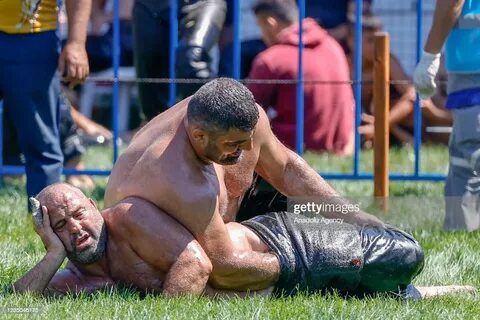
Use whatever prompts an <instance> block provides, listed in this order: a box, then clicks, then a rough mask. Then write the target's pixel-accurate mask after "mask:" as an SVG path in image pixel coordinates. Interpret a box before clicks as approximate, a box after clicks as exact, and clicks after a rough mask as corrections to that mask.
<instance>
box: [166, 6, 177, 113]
mask: <svg viewBox="0 0 480 320" xmlns="http://www.w3.org/2000/svg"><path fill="white" fill-rule="evenodd" d="M177 14H178V1H177V0H170V48H169V50H170V60H169V61H168V76H169V78H170V80H174V79H175V78H176V77H177V73H176V71H175V65H176V64H177V56H176V54H177V47H178V15H177ZM176 102H177V83H176V82H175V81H171V82H170V83H169V84H168V106H169V107H171V106H174V105H175V103H176Z"/></svg>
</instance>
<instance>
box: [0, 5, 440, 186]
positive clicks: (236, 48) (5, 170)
mask: <svg viewBox="0 0 480 320" xmlns="http://www.w3.org/2000/svg"><path fill="white" fill-rule="evenodd" d="M170 1H171V8H170V23H171V25H170V44H171V45H170V49H169V50H170V65H169V76H170V78H171V79H175V78H176V75H175V64H176V56H175V52H176V48H177V47H178V19H177V9H178V0H170ZM240 1H241V0H234V13H233V61H232V63H233V66H234V71H233V77H234V78H235V79H239V78H240V65H241V60H240V50H241V42H240V27H241V26H240ZM355 1H356V14H355V15H356V22H355V29H356V31H355V57H354V96H355V106H356V109H355V127H356V128H358V127H359V125H360V118H361V98H362V91H361V86H362V83H361V79H362V58H361V52H362V27H361V26H362V12H363V1H362V0H355ZM423 1H424V0H416V10H417V19H416V20H417V21H416V31H417V32H416V61H417V62H418V61H419V59H420V55H421V52H422V25H423V18H422V17H423ZM298 5H299V18H300V21H302V20H303V18H304V17H305V0H299V1H298ZM113 13H114V23H113V43H114V47H113V56H112V67H113V74H114V79H113V82H112V83H113V88H112V127H113V135H114V139H113V155H112V158H113V161H112V162H113V163H115V161H116V159H117V158H118V141H119V139H118V136H119V132H118V117H117V115H118V103H119V81H121V80H120V79H119V78H118V69H119V64H120V46H119V44H120V25H119V18H118V14H119V0H114V12H113ZM299 36H300V43H301V44H300V45H299V54H298V70H300V72H299V73H298V77H297V83H296V85H297V91H296V92H297V101H296V103H297V106H296V107H297V109H296V111H297V112H296V121H297V131H296V134H297V136H296V149H297V152H298V153H299V154H303V138H304V137H303V119H304V100H303V86H304V78H303V60H302V52H303V43H302V37H303V30H302V28H300V34H299ZM175 97H176V82H175V81H172V82H170V84H169V105H170V106H172V105H174V103H175ZM2 115H3V106H2V103H1V101H0V175H8V174H24V173H25V170H24V168H23V167H18V166H3V159H2V149H3V123H2V119H3V117H2ZM421 116H422V115H421V110H420V105H419V99H418V96H417V101H416V104H415V127H414V137H415V140H414V141H415V143H414V150H415V161H414V167H413V168H412V169H413V170H412V171H413V173H412V174H399V173H391V174H390V179H391V180H401V181H443V180H444V179H445V175H443V174H426V173H421V170H420V156H421V134H422V132H421V129H422V127H421V123H422V119H421ZM360 155H361V146H360V136H359V134H358V131H357V130H356V132H355V153H354V157H353V166H352V173H347V174H345V173H331V172H321V174H322V176H323V177H324V178H326V179H337V180H346V179H348V180H370V179H372V178H373V175H372V174H371V173H362V172H360ZM64 174H66V175H72V174H87V175H97V176H108V175H109V174H110V171H109V170H97V169H88V170H80V171H79V170H73V169H64Z"/></svg>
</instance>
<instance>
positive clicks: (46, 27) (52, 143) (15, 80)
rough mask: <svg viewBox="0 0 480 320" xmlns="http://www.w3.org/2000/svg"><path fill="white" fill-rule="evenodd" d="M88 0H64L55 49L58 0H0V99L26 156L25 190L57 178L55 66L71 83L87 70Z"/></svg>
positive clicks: (37, 188) (33, 190)
mask: <svg viewBox="0 0 480 320" xmlns="http://www.w3.org/2000/svg"><path fill="white" fill-rule="evenodd" d="M90 6H91V0H66V9H67V14H68V26H69V32H68V40H67V43H66V45H65V47H64V48H63V50H62V51H61V54H60V55H59V41H58V38H57V35H56V28H57V11H58V7H57V1H56V0H37V1H25V0H24V1H0V48H2V49H1V50H0V99H2V100H3V102H4V107H5V108H6V110H7V111H8V113H9V115H10V116H11V120H12V123H13V125H14V127H15V129H16V131H17V135H18V141H19V145H20V148H21V149H22V151H23V154H24V156H25V161H26V164H25V167H26V174H27V194H28V196H33V195H35V194H37V193H38V192H39V191H40V190H41V189H43V188H44V187H45V186H47V185H49V184H52V183H54V182H57V181H59V180H60V174H61V172H62V162H63V156H62V151H61V148H60V139H59V129H58V119H59V96H60V95H59V90H60V88H59V87H60V82H59V76H58V73H57V67H58V70H59V73H60V75H61V76H62V77H63V79H64V80H65V81H67V82H69V83H70V84H71V85H75V84H76V83H79V82H81V81H83V80H84V79H85V78H86V77H87V75H88V72H89V70H88V60H87V54H86V52H85V39H86V29H87V24H88V18H89V15H90Z"/></svg>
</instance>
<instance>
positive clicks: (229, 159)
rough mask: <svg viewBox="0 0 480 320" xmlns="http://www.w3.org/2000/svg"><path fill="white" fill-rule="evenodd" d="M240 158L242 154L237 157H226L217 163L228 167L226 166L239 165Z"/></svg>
mask: <svg viewBox="0 0 480 320" xmlns="http://www.w3.org/2000/svg"><path fill="white" fill-rule="evenodd" d="M241 158H242V153H241V154H240V155H238V156H227V157H225V158H224V159H222V160H219V161H218V163H219V164H222V165H226V166H228V165H232V164H237V163H239V162H240V159H241Z"/></svg>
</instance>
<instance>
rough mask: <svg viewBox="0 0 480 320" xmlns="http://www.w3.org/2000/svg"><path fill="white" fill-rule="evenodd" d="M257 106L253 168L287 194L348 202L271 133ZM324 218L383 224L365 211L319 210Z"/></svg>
mask: <svg viewBox="0 0 480 320" xmlns="http://www.w3.org/2000/svg"><path fill="white" fill-rule="evenodd" d="M259 109H260V119H259V123H258V125H257V130H256V132H255V137H254V143H259V144H260V157H259V160H258V163H257V167H256V168H255V171H256V172H257V173H258V174H259V175H260V176H262V177H263V178H264V179H266V180H267V181H268V182H269V183H271V184H272V185H273V186H274V187H275V188H276V189H277V190H278V191H280V192H281V193H283V194H285V195H286V196H289V197H309V198H313V199H317V200H318V199H319V198H321V199H322V200H324V201H327V202H329V203H332V204H347V203H348V202H347V201H346V200H345V199H343V198H342V197H341V196H340V195H339V194H338V193H337V192H336V191H335V190H334V189H333V188H332V187H331V186H330V185H329V184H328V183H327V182H326V181H325V180H324V179H323V178H322V177H321V176H320V175H319V174H318V173H317V172H315V170H313V169H312V168H311V167H310V166H309V165H308V164H307V163H306V162H305V160H303V159H302V158H301V157H300V156H299V155H297V154H296V153H295V152H293V151H291V150H289V149H288V148H287V147H285V146H284V145H283V144H282V143H280V141H278V139H277V138H276V137H275V136H274V134H273V132H272V130H271V129H270V124H269V122H268V119H267V116H266V114H265V112H264V111H263V110H261V108H259ZM322 215H323V216H325V217H326V218H340V219H343V220H344V221H346V222H350V223H356V224H360V225H362V224H373V225H382V222H381V221H380V220H378V219H377V218H376V217H374V216H372V215H369V214H367V213H364V212H351V213H348V214H343V213H338V212H322Z"/></svg>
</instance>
